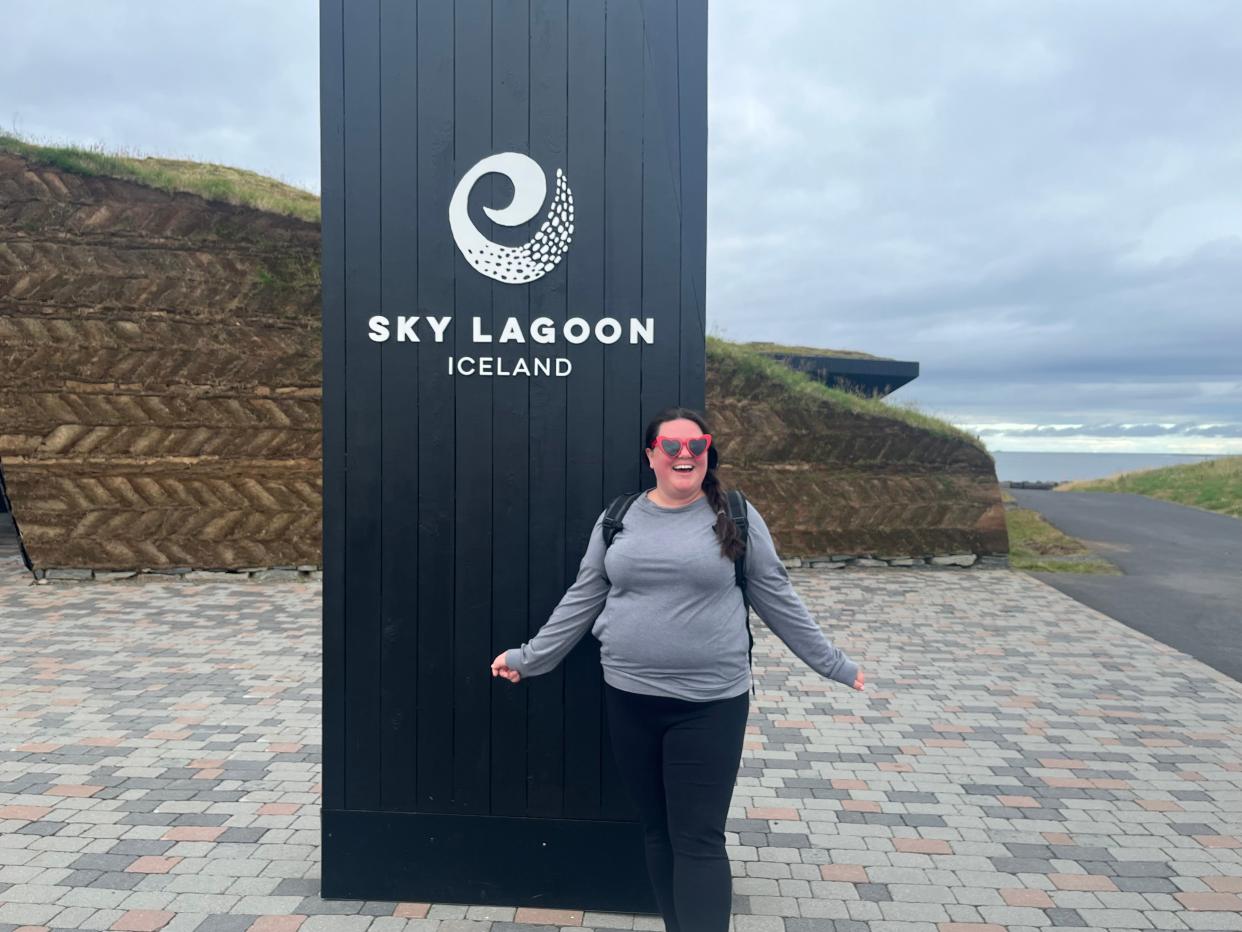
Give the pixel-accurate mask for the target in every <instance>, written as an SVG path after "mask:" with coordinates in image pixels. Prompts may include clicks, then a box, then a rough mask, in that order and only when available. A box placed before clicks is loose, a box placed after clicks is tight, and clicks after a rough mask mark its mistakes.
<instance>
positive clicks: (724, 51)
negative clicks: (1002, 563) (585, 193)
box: [0, 0, 1242, 453]
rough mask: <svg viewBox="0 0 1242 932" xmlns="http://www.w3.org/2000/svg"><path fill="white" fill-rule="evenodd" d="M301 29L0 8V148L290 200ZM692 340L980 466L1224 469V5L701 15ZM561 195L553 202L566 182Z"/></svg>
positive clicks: (724, 10) (955, 6)
mask: <svg viewBox="0 0 1242 932" xmlns="http://www.w3.org/2000/svg"><path fill="white" fill-rule="evenodd" d="M317 16H318V13H317V6H316V4H315V3H313V2H308V0H262V2H261V0H250V2H246V0H215V2H212V3H203V2H201V0H193V2H191V0H143V2H139V0H107V2H99V0H80V2H70V0H47V2H44V3H38V4H33V3H27V2H20V3H19V2H17V0H0V21H3V22H4V24H5V43H4V44H5V51H4V54H3V55H0V126H2V127H3V128H4V129H6V130H16V131H18V132H19V133H22V134H23V135H26V136H28V137H33V138H35V139H37V140H39V141H50V142H74V143H79V144H101V145H103V146H105V147H107V148H110V149H118V150H124V151H128V152H132V153H135V154H141V155H146V154H151V155H168V156H174V157H185V158H194V159H200V160H204V161H212V162H222V163H226V164H230V165H237V166H241V167H244V168H250V169H253V170H255V171H259V172H263V173H265V174H269V175H273V176H275V177H277V178H281V179H283V180H285V181H288V182H290V183H293V184H298V185H301V186H303V187H307V188H310V189H311V190H315V191H317V190H318V188H319V179H318V172H319V149H318V85H317V81H318V58H317V56H318V51H317V41H318V24H317ZM709 80H710V84H709V88H710V90H709V98H710V102H709V111H710V112H709V120H710V144H709V145H710V152H709V226H708V291H707V299H708V320H709V329H710V330H711V331H712V332H715V333H718V334H720V335H722V336H725V337H727V338H729V339H733V340H773V341H777V342H787V343H800V344H812V345H816V346H824V347H834V348H843V349H854V350H862V351H864V352H869V353H874V354H876V355H879V356H889V357H893V358H896V359H903V360H915V361H917V362H919V364H920V367H921V375H920V376H919V378H918V379H917V380H915V381H914V382H913V383H911V384H910V385H908V386H907V387H905V388H903V389H901V390H900V391H898V392H897V393H895V394H894V395H893V396H892V398H893V401H894V402H897V401H903V400H908V401H910V402H913V403H916V404H917V405H918V406H919V407H920V408H921V409H922V410H924V411H927V412H929V413H933V414H937V415H939V416H942V417H946V418H948V419H949V420H951V421H953V422H954V423H956V424H959V425H961V426H964V427H967V428H969V429H972V430H976V431H978V432H979V433H980V434H981V435H982V436H983V438H984V440H985V441H987V443H988V446H989V448H990V449H992V450H1125V451H1167V452H1183V453H1242V411H1240V405H1239V399H1240V398H1242V313H1239V309H1240V304H1242V298H1240V297H1239V296H1240V295H1242V106H1240V105H1239V91H1240V90H1242V3H1236V2H1232V0H1222V2H1207V0H1164V2H1154V0H1150V2H1135V0H1119V2H1113V3H1110V2H1090V3H1083V2H1081V0H1067V2H1061V3H1054V2H1040V3H1031V2H1024V0H1013V2H1006V3H1001V2H986V0H969V2H961V3H958V2H946V0H938V2H936V3H934V4H924V3H875V2H872V0H853V2H850V3H837V2H826V0H798V2H794V0H765V2H764V3H754V2H753V0H747V2H742V0H711V32H710V76H709ZM571 182H572V179H571Z"/></svg>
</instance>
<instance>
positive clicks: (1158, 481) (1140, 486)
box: [1057, 456, 1242, 518]
mask: <svg viewBox="0 0 1242 932" xmlns="http://www.w3.org/2000/svg"><path fill="white" fill-rule="evenodd" d="M1057 491H1058V492H1132V493H1134V494H1136V495H1146V496H1148V497H1149V498H1160V499H1164V500H1165V501H1168V502H1176V503H1177V504H1179V505H1190V506H1192V507H1194V508H1203V509H1205V510H1207V511H1215V512H1219V513H1220V514H1224V515H1230V516H1231V517H1234V518H1242V456H1226V457H1222V458H1220V459H1215V460H1205V461H1204V462H1202V463H1180V464H1178V465H1177V466H1161V467H1159V468H1156V469H1142V470H1136V471H1134V472H1126V473H1120V474H1118V475H1116V476H1109V477H1108V478H1105V479H1091V480H1082V481H1078V482H1063V483H1062V484H1061V485H1059V486H1057Z"/></svg>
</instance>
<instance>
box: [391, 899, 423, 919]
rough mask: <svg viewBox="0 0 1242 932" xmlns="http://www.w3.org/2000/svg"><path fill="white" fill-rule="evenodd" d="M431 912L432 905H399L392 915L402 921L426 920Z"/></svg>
mask: <svg viewBox="0 0 1242 932" xmlns="http://www.w3.org/2000/svg"><path fill="white" fill-rule="evenodd" d="M430 911H431V904H430V903H398V904H397V908H396V909H394V910H393V911H392V914H393V915H394V916H399V917H401V918H402V919H426V918H427V913H428V912H430Z"/></svg>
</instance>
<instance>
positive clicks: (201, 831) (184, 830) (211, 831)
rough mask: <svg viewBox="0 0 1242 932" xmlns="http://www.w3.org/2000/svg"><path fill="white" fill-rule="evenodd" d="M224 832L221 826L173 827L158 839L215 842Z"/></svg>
mask: <svg viewBox="0 0 1242 932" xmlns="http://www.w3.org/2000/svg"><path fill="white" fill-rule="evenodd" d="M224 831H225V829H224V826H223V825H174V826H173V827H172V828H170V829H169V830H168V831H166V832H165V833H164V834H163V835H162V836H160V837H161V838H162V839H163V840H164V841H215V840H216V839H217V838H219V837H220V836H221V835H222V834H224Z"/></svg>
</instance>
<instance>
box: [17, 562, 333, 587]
mask: <svg viewBox="0 0 1242 932" xmlns="http://www.w3.org/2000/svg"><path fill="white" fill-rule="evenodd" d="M34 576H35V580H34V581H35V583H37V584H38V585H47V584H48V583H53V582H56V583H61V582H91V581H94V582H117V581H120V580H126V579H134V580H138V581H139V582H142V581H145V580H147V579H157V578H160V577H163V578H165V579H170V580H173V581H176V580H184V581H186V582H210V581H216V582H241V581H242V580H255V581H256V582H303V581H307V582H309V581H314V580H319V579H322V578H323V567H320V566H313V565H309V564H307V565H303V566H248V567H241V568H238V569H233V570H196V569H191V568H189V567H184V566H178V567H174V568H171V569H166V570H162V569H145V568H144V569H141V570H92V569H74V568H52V569H46V570H35V571H34Z"/></svg>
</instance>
